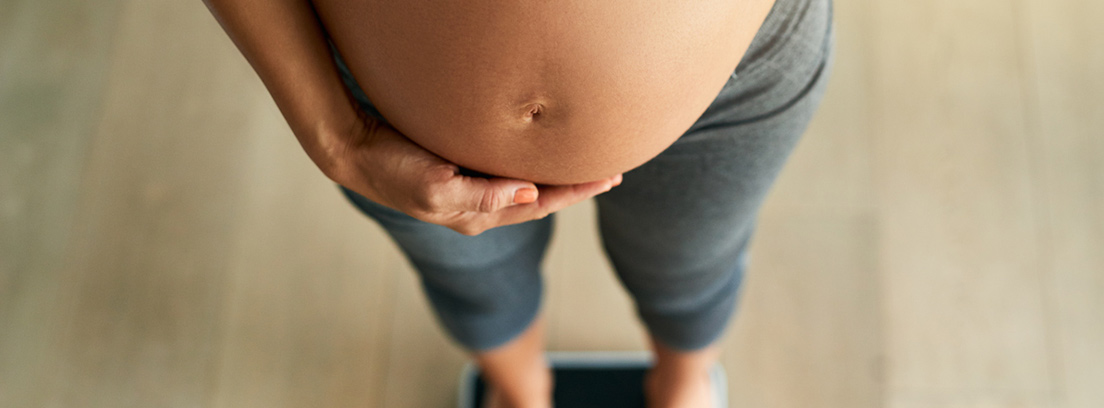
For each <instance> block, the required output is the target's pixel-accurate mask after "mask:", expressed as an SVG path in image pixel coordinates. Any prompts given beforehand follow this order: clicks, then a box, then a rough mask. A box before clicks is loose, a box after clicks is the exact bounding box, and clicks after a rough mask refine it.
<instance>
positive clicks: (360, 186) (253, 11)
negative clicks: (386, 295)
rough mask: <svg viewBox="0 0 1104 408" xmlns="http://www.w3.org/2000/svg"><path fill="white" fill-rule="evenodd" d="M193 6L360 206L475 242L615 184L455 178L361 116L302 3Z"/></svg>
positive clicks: (250, 0) (227, 1) (453, 169)
mask: <svg viewBox="0 0 1104 408" xmlns="http://www.w3.org/2000/svg"><path fill="white" fill-rule="evenodd" d="M203 2H204V3H205V4H207V8H208V9H210V10H211V14H214V16H215V19H216V20H218V22H219V24H220V25H222V28H223V30H225V31H226V33H227V34H228V35H229V36H230V39H231V40H232V41H233V42H234V44H235V45H237V47H238V49H239V50H240V51H241V53H242V55H244V56H245V59H246V61H248V62H249V64H250V65H252V66H253V70H255V71H257V75H258V76H260V77H261V81H262V82H264V84H265V87H266V88H268V92H269V93H270V94H272V99H274V100H275V101H276V106H277V107H279V108H280V113H282V114H283V115H284V119H285V120H287V122H288V125H290V126H291V130H292V132H294V133H295V137H296V138H297V139H299V144H301V145H302V146H303V150H306V152H307V155H309V156H310V158H311V160H313V161H314V163H315V164H316V165H318V168H319V169H321V170H322V172H323V173H325V174H326V176H327V177H329V178H330V179H331V180H333V181H335V182H337V183H339V184H341V185H343V186H345V187H347V188H349V189H350V190H353V191H355V192H357V193H359V194H361V195H363V196H364V197H365V198H368V199H369V200H372V201H374V202H377V203H380V204H383V205H385V206H388V207H391V208H394V209H397V210H399V211H402V212H404V213H406V214H409V215H411V216H413V217H415V218H417V219H420V220H422V221H426V222H430V223H434V224H439V225H444V226H447V227H449V228H452V229H454V230H456V231H458V232H460V233H463V234H467V235H476V234H479V233H482V232H483V231H485V230H487V229H489V228H493V227H496V226H499V225H509V224H516V223H519V222H524V221H528V220H532V219H536V218H541V217H544V216H547V215H548V214H550V213H552V212H555V211H557V210H559V209H561V208H564V207H566V206H568V205H571V204H574V203H577V202H579V201H582V200H584V199H586V198H589V197H591V196H594V195H595V194H599V193H601V192H603V191H607V190H609V189H610V188H612V187H613V186H614V185H616V184H618V183H620V182H621V175H617V176H614V177H611V178H609V179H605V180H598V181H594V182H590V183H582V184H575V185H570V186H546V187H541V188H540V189H538V188H537V186H536V185H535V184H533V183H531V182H528V181H524V180H514V179H506V178H497V177H496V178H490V179H487V178H478V177H467V176H463V175H461V174H460V171H459V168H458V166H456V165H455V164H453V163H449V162H447V161H445V160H444V159H442V158H440V157H437V156H436V155H434V154H433V153H431V152H429V151H427V150H425V149H423V148H422V147H421V146H418V145H417V144H415V143H414V142H412V141H411V140H410V139H408V138H406V137H405V136H404V135H402V134H401V133H399V132H398V131H397V130H396V129H394V128H392V127H390V126H386V125H383V124H382V123H381V122H379V121H377V120H375V119H374V118H372V117H370V116H369V115H365V114H362V113H361V111H360V108H359V106H358V105H357V103H356V101H355V100H354V99H353V97H352V94H351V93H350V92H349V91H348V90H347V89H346V88H345V85H344V83H342V82H341V77H340V75H339V74H338V70H337V65H336V64H335V63H334V62H333V59H332V57H331V55H330V50H329V46H328V45H327V44H326V37H325V32H324V31H323V29H322V25H321V23H320V22H319V21H318V18H317V16H316V15H315V12H314V8H313V7H312V5H311V3H310V0H203ZM523 190H524V192H521V191H523ZM519 192H520V193H519Z"/></svg>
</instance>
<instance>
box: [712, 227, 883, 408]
mask: <svg viewBox="0 0 1104 408" xmlns="http://www.w3.org/2000/svg"><path fill="white" fill-rule="evenodd" d="M877 230H878V228H877V222H876V221H875V219H874V218H873V217H871V216H870V215H866V216H839V215H836V216H826V215H822V214H817V215H804V216H794V215H788V216H783V217H773V216H764V217H762V219H761V221H760V223H759V227H758V231H757V233H756V235H755V238H754V239H753V241H752V247H751V257H750V259H749V265H748V272H747V273H748V275H747V276H746V278H745V281H744V287H743V288H742V289H741V291H742V292H741V295H740V296H741V298H740V304H739V309H738V313H737V315H736V317H735V320H734V321H733V323H732V326H731V327H730V329H729V333H728V334H726V336H727V340H726V344H725V349H724V354H722V359H723V362H724V364H725V367H726V368H727V370H728V381H729V383H728V384H729V400H730V401H731V405H732V406H734V407H748V408H759V407H763V408H766V407H814V406H815V407H841V408H842V407H880V406H882V405H881V404H882V381H883V379H882V365H883V359H882V355H881V350H882V347H881V346H882V337H881V333H882V322H881V315H880V307H879V303H880V299H879V292H878V289H879V285H878V275H877V259H876V255H877V252H876V251H875V250H874V248H876V246H877Z"/></svg>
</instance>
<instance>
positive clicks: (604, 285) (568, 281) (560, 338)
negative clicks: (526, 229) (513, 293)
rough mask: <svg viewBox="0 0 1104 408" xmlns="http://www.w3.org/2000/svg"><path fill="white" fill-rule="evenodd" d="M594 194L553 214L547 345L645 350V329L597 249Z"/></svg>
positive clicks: (547, 274)
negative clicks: (553, 226)
mask: <svg viewBox="0 0 1104 408" xmlns="http://www.w3.org/2000/svg"><path fill="white" fill-rule="evenodd" d="M596 211H597V209H596V206H595V203H594V200H587V201H584V202H582V203H579V204H576V205H574V206H571V207H568V208H566V209H564V210H562V211H560V212H558V213H556V215H555V218H556V220H555V230H554V232H553V235H552V242H551V243H549V248H548V254H547V256H546V257H545V264H544V265H545V268H544V277H545V297H544V302H545V307H544V308H545V313H546V316H547V318H548V322H549V323H548V329H547V330H548V332H547V338H548V349H549V350H567V351H602V350H648V349H649V348H648V343H647V340H646V339H647V337H645V336H646V331H645V329H644V326H643V324H642V323H641V322H640V320H639V318H638V317H637V316H636V311H635V309H634V307H633V304H632V301H631V300H630V298H629V295H628V292H626V291H625V289H624V288H623V287H622V286H621V283H620V282H619V281H618V280H617V277H616V275H615V274H614V272H613V267H612V266H611V265H610V263H609V261H608V260H607V259H606V255H605V252H604V251H603V250H602V244H601V239H600V238H599V235H598V234H599V233H598V223H597V219H596Z"/></svg>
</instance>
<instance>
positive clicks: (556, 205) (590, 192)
mask: <svg viewBox="0 0 1104 408" xmlns="http://www.w3.org/2000/svg"><path fill="white" fill-rule="evenodd" d="M619 182H620V175H617V176H614V177H611V178H607V179H602V180H598V181H592V182H589V183H581V184H574V185H569V186H549V187H542V188H541V189H540V197H539V198H537V201H536V202H533V203H530V204H524V205H517V206H514V207H510V208H505V209H502V210H500V211H498V212H497V213H495V214H494V215H495V216H497V218H498V219H497V220H496V223H495V224H496V225H510V224H517V223H520V222H525V221H529V220H534V219H538V218H544V217H546V216H548V214H551V213H554V212H556V211H559V210H562V209H564V208H566V207H568V206H570V205H572V204H576V203H578V202H580V201H583V200H586V199H588V198H590V197H593V196H595V195H598V194H601V193H604V192H606V191H609V190H610V189H611V188H613V187H614V186H616V185H617V183H619Z"/></svg>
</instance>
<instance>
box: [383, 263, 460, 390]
mask: <svg viewBox="0 0 1104 408" xmlns="http://www.w3.org/2000/svg"><path fill="white" fill-rule="evenodd" d="M399 265H400V267H399V268H396V269H397V270H396V272H397V273H396V277H397V278H396V281H397V284H396V285H395V295H394V296H395V298H394V299H395V300H394V304H395V306H394V311H395V313H394V315H393V319H394V320H393V321H392V323H391V343H390V348H389V349H388V356H389V357H388V358H389V360H388V367H389V369H388V371H387V381H386V385H385V388H384V400H383V404H382V405H380V406H381V407H387V408H390V407H396V408H420V407H451V406H455V405H456V393H457V384H458V379H459V378H460V370H461V368H462V367H463V366H464V363H465V362H467V361H469V357H468V356H467V355H466V354H465V352H464V351H463V349H461V348H460V347H459V346H458V345H456V344H454V343H452V341H451V340H450V339H449V338H448V337H447V336H446V334H445V332H444V329H443V328H441V327H440V326H438V325H437V322H436V321H435V320H434V318H433V315H432V312H431V310H430V307H429V302H428V301H427V300H426V298H425V295H424V294H422V290H421V286H420V285H419V283H418V279H417V275H415V272H414V270H413V269H412V268H411V267H410V265H409V263H400V264H399Z"/></svg>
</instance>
